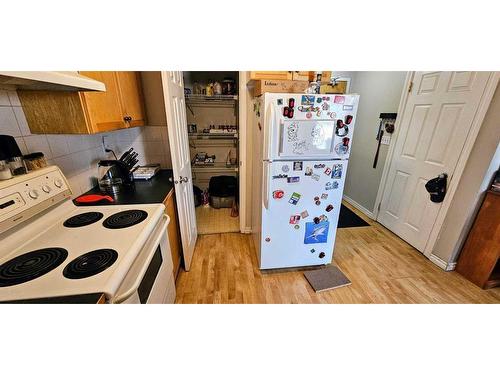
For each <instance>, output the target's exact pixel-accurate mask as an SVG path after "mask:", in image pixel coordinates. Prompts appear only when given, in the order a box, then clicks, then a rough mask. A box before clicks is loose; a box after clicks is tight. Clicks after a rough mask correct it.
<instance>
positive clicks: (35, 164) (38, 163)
mask: <svg viewBox="0 0 500 375" xmlns="http://www.w3.org/2000/svg"><path fill="white" fill-rule="evenodd" d="M24 162H25V163H26V168H28V170H29V171H35V170H37V169H41V168H45V167H46V166H47V160H45V156H44V155H43V152H34V153H32V154H28V155H24Z"/></svg>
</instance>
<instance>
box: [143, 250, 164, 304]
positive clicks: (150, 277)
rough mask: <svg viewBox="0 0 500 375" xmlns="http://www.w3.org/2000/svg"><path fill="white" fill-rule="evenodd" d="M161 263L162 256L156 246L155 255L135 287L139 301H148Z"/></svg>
mask: <svg viewBox="0 0 500 375" xmlns="http://www.w3.org/2000/svg"><path fill="white" fill-rule="evenodd" d="M162 263H163V258H162V257H161V248H160V246H158V248H157V249H156V252H155V255H153V259H151V262H150V263H149V267H148V269H147V271H146V273H145V274H144V277H143V278H142V281H141V284H140V285H139V288H137V294H139V300H140V301H141V303H146V302H147V301H148V298H149V295H150V293H151V290H152V289H153V285H154V283H155V280H156V276H157V275H158V272H159V271H160V268H161V265H162Z"/></svg>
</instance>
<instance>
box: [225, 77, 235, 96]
mask: <svg viewBox="0 0 500 375" xmlns="http://www.w3.org/2000/svg"><path fill="white" fill-rule="evenodd" d="M234 92H235V90H234V80H233V79H231V78H227V77H226V78H224V80H223V81H222V94H224V95H234Z"/></svg>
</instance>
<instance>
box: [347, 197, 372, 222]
mask: <svg viewBox="0 0 500 375" xmlns="http://www.w3.org/2000/svg"><path fill="white" fill-rule="evenodd" d="M342 199H344V200H345V201H346V202H347V203H349V204H350V205H352V206H353V207H355V208H357V209H358V210H360V211H361V212H362V213H364V214H365V215H366V216H368V217H369V218H370V219H372V220H375V215H374V214H373V212H371V211H370V210H368V209H367V208H365V207H363V206H362V205H360V204H359V203H358V202H356V201H355V200H353V199H352V198H350V197H348V196H347V195H345V194H344V196H343V197H342Z"/></svg>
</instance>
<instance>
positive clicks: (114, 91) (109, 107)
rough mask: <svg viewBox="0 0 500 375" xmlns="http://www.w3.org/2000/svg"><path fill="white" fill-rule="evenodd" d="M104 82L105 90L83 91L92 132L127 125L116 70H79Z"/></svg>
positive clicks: (120, 127)
mask: <svg viewBox="0 0 500 375" xmlns="http://www.w3.org/2000/svg"><path fill="white" fill-rule="evenodd" d="M79 73H80V74H82V75H84V76H87V77H90V78H93V79H96V80H98V81H101V82H104V84H105V85H106V91H104V92H84V93H81V95H82V98H83V103H84V105H85V108H86V112H87V116H88V120H89V123H90V127H91V128H92V132H95V133H97V132H104V131H109V130H116V129H122V128H125V127H126V124H125V121H124V120H123V114H122V104H121V101H120V93H119V86H118V81H117V79H116V72H79Z"/></svg>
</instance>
